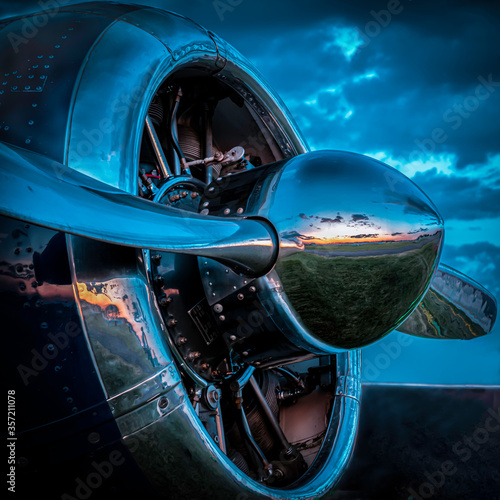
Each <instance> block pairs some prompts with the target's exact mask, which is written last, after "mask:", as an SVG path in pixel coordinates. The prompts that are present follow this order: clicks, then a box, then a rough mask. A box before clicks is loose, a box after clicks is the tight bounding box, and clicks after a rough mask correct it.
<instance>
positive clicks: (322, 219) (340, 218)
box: [320, 215, 344, 224]
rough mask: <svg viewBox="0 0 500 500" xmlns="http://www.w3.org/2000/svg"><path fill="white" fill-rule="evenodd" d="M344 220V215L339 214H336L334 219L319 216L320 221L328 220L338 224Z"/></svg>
mask: <svg viewBox="0 0 500 500" xmlns="http://www.w3.org/2000/svg"><path fill="white" fill-rule="evenodd" d="M343 220H344V217H341V216H340V215H337V217H335V219H331V218H330V217H321V220H320V222H322V223H324V222H330V223H332V224H338V223H339V222H342V221H343Z"/></svg>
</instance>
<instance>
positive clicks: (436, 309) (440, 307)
mask: <svg viewBox="0 0 500 500" xmlns="http://www.w3.org/2000/svg"><path fill="white" fill-rule="evenodd" d="M398 330H400V331H402V332H406V333H410V334H413V335H417V336H418V337H426V338H431V339H462V340H464V339H465V340H468V339H473V338H475V337H481V336H482V335H484V334H485V331H484V330H483V329H482V328H481V327H480V326H479V325H477V324H476V323H474V322H473V321H472V320H471V319H470V318H468V317H467V315H466V314H465V313H464V312H463V311H461V310H460V309H459V308H458V307H456V306H455V305H454V304H452V303H451V302H450V301H449V300H447V299H446V298H444V297H442V296H440V295H439V294H437V293H436V292H435V291H434V290H433V289H432V288H431V289H430V290H429V291H428V292H427V293H426V294H425V297H424V299H423V300H422V302H421V303H420V305H419V307H418V309H417V310H416V311H415V312H414V313H413V314H412V315H411V316H410V317H409V318H408V319H407V320H406V321H405V322H404V323H403V324H402V325H400V326H399V327H398Z"/></svg>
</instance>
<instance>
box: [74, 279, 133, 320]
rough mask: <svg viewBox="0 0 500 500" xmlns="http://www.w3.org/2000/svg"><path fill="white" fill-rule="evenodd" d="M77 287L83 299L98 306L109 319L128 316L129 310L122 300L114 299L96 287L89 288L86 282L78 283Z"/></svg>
mask: <svg viewBox="0 0 500 500" xmlns="http://www.w3.org/2000/svg"><path fill="white" fill-rule="evenodd" d="M77 289H78V296H79V297H80V300H81V301H85V302H87V303H88V304H91V305H95V306H98V307H99V308H100V309H101V311H102V312H103V313H105V314H106V317H107V318H108V319H113V320H116V319H118V318H127V316H128V314H127V311H126V310H125V308H124V305H123V303H122V302H121V301H116V302H115V301H113V300H112V299H111V298H110V297H109V296H108V295H106V293H103V292H100V291H98V289H97V288H95V287H94V288H93V289H91V290H89V287H88V286H87V284H86V283H77ZM102 289H104V287H102Z"/></svg>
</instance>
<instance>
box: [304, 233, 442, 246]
mask: <svg viewBox="0 0 500 500" xmlns="http://www.w3.org/2000/svg"><path fill="white" fill-rule="evenodd" d="M440 234H442V230H436V231H435V232H434V233H431V234H421V235H420V236H418V237H417V238H414V239H405V238H402V239H384V240H380V239H373V238H370V237H368V238H366V239H365V240H364V241H352V240H353V239H355V240H359V239H363V237H364V236H369V235H354V236H349V237H348V238H349V239H336V240H321V239H319V238H315V237H314V236H302V235H298V238H300V239H303V240H304V244H305V245H306V246H307V245H315V246H322V245H325V246H326V245H350V246H356V245H363V244H365V243H373V244H382V243H409V244H412V243H417V242H419V240H422V239H425V238H428V239H435V238H436V237H437V236H439V235H440ZM313 240H314V241H313Z"/></svg>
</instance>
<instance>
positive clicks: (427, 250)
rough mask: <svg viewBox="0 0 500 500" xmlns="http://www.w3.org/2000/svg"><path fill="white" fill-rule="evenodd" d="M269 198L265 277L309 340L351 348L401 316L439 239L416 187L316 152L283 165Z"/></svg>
mask: <svg viewBox="0 0 500 500" xmlns="http://www.w3.org/2000/svg"><path fill="white" fill-rule="evenodd" d="M272 191H273V194H272V196H273V201H272V203H271V204H270V208H269V211H268V213H267V214H266V217H268V218H269V220H270V221H271V222H272V223H273V224H274V226H275V227H276V229H277V231H278V233H279V236H280V256H279V259H278V262H277V264H276V267H275V270H274V272H273V273H272V275H271V276H270V278H269V279H271V280H274V281H273V283H274V284H275V285H276V287H277V288H276V290H277V291H278V293H281V294H282V295H283V298H284V300H286V302H287V303H288V305H289V306H290V311H292V313H293V314H295V315H296V319H297V320H298V321H299V322H300V323H301V324H302V325H303V326H304V327H305V329H306V330H307V331H308V332H309V333H310V334H311V335H312V336H313V337H315V338H316V339H318V340H319V341H320V342H322V343H325V344H327V345H329V346H331V347H335V348H346V349H351V348H358V347H362V346H365V345H368V344H370V343H372V342H375V341H377V340H379V339H380V338H382V337H383V336H385V335H386V334H388V333H389V332H390V331H392V330H394V329H395V328H396V327H397V326H398V325H399V324H400V323H402V322H403V321H404V320H405V318H407V317H408V315H409V314H411V312H412V311H413V310H414V309H415V307H416V306H417V305H418V303H419V302H420V300H421V299H422V297H423V295H424V294H425V292H426V290H427V288H428V286H429V283H430V281H431V279H432V276H433V274H434V271H435V269H436V267H437V264H438V261H439V256H440V253H441V247H442V243H443V236H444V228H443V220H442V218H441V216H440V215H439V213H438V211H437V209H436V207H435V206H434V204H433V203H432V201H431V200H430V199H429V198H428V197H427V196H426V195H425V193H424V192H423V191H422V190H420V189H419V188H418V186H417V185H416V184H414V183H413V182H412V181H411V180H410V179H409V178H407V177H406V176H404V175H403V174H401V173H400V172H398V171H397V170H395V169H393V168H392V167H390V166H388V165H386V164H384V163H382V162H380V161H377V160H375V159H373V158H370V157H367V156H364V155H360V154H355V153H348V152H341V151H316V152H311V153H306V154H303V155H300V156H297V157H295V158H292V159H291V160H289V161H288V162H287V164H286V166H285V168H284V169H283V171H282V172H281V176H280V177H279V179H278V181H277V182H276V183H275V184H274V186H273V187H272Z"/></svg>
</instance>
